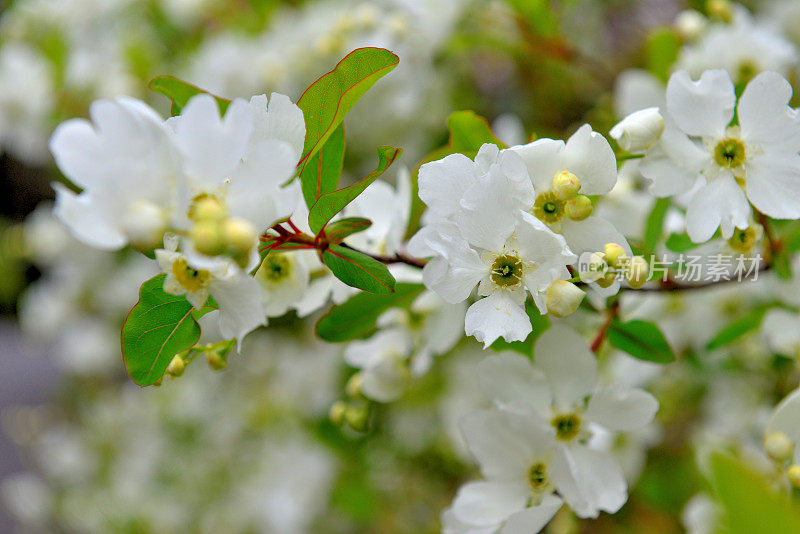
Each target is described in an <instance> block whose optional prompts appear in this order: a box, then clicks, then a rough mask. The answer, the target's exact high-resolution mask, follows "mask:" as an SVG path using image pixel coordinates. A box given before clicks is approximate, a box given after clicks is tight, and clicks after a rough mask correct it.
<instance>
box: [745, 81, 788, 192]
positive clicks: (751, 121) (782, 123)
mask: <svg viewBox="0 0 800 534" xmlns="http://www.w3.org/2000/svg"><path fill="white" fill-rule="evenodd" d="M791 98H792V86H791V85H790V84H789V82H787V81H786V79H785V78H784V77H783V76H781V75H780V74H778V73H776V72H762V73H761V74H759V75H758V76H756V77H755V78H753V79H752V80H751V81H750V83H748V84H747V87H746V88H745V90H744V92H743V93H742V96H741V98H740V99H739V106H738V113H739V125H740V126H741V128H742V138H743V139H744V140H745V141H746V142H747V143H749V144H755V145H757V146H759V147H761V148H762V149H767V150H770V151H774V150H780V151H786V152H793V153H797V152H798V151H800V121H798V120H797V116H796V115H795V113H794V111H793V110H792V108H790V107H789V106H788V103H789V100H790V99H791ZM749 170H750V169H749V168H748V179H749Z"/></svg>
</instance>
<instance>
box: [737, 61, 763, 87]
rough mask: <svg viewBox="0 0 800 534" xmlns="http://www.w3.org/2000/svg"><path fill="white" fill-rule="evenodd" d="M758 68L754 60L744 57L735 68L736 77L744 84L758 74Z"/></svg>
mask: <svg viewBox="0 0 800 534" xmlns="http://www.w3.org/2000/svg"><path fill="white" fill-rule="evenodd" d="M759 70H761V69H759V68H758V64H757V63H756V62H755V61H753V60H751V59H746V60H744V61H742V62H741V63H739V66H738V67H737V69H736V78H737V80H738V81H739V83H743V84H746V83H747V82H749V81H750V80H752V79H753V78H754V77H755V75H756V74H758V72H759Z"/></svg>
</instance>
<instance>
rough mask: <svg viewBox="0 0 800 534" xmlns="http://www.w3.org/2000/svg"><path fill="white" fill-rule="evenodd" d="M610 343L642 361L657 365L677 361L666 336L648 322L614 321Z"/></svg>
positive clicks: (610, 332) (609, 338)
mask: <svg viewBox="0 0 800 534" xmlns="http://www.w3.org/2000/svg"><path fill="white" fill-rule="evenodd" d="M608 341H609V343H611V345H612V346H614V347H616V348H618V349H620V350H622V351H625V352H627V353H628V354H630V355H631V356H633V357H634V358H638V359H640V360H644V361H648V362H655V363H670V362H674V361H675V354H673V352H672V348H671V347H670V346H669V343H667V340H666V338H665V337H664V334H662V333H661V330H659V329H658V327H657V326H656V325H655V324H653V323H651V322H648V321H639V320H636V321H628V322H627V323H623V322H621V321H618V320H614V321H613V322H612V323H611V326H610V327H609V329H608Z"/></svg>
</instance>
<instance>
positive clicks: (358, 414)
mask: <svg viewBox="0 0 800 534" xmlns="http://www.w3.org/2000/svg"><path fill="white" fill-rule="evenodd" d="M368 419H369V411H368V410H367V407H366V406H358V407H356V406H348V407H347V410H345V412H344V420H345V421H346V422H347V424H348V426H349V427H350V428H352V429H353V430H356V431H358V432H363V431H365V430H366V429H367V421H368Z"/></svg>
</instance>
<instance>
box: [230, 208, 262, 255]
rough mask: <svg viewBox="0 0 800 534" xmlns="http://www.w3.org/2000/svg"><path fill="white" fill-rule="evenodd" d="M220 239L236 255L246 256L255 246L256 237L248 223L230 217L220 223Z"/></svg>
mask: <svg viewBox="0 0 800 534" xmlns="http://www.w3.org/2000/svg"><path fill="white" fill-rule="evenodd" d="M222 238H223V240H224V241H225V244H226V245H227V246H228V247H229V248H230V249H232V250H234V251H235V252H236V253H237V254H247V253H248V252H250V249H251V248H253V245H255V243H256V239H258V235H256V230H255V228H253V225H252V224H250V222H249V221H246V220H244V219H239V218H238V217H231V218H229V219H226V220H225V222H224V223H222Z"/></svg>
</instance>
